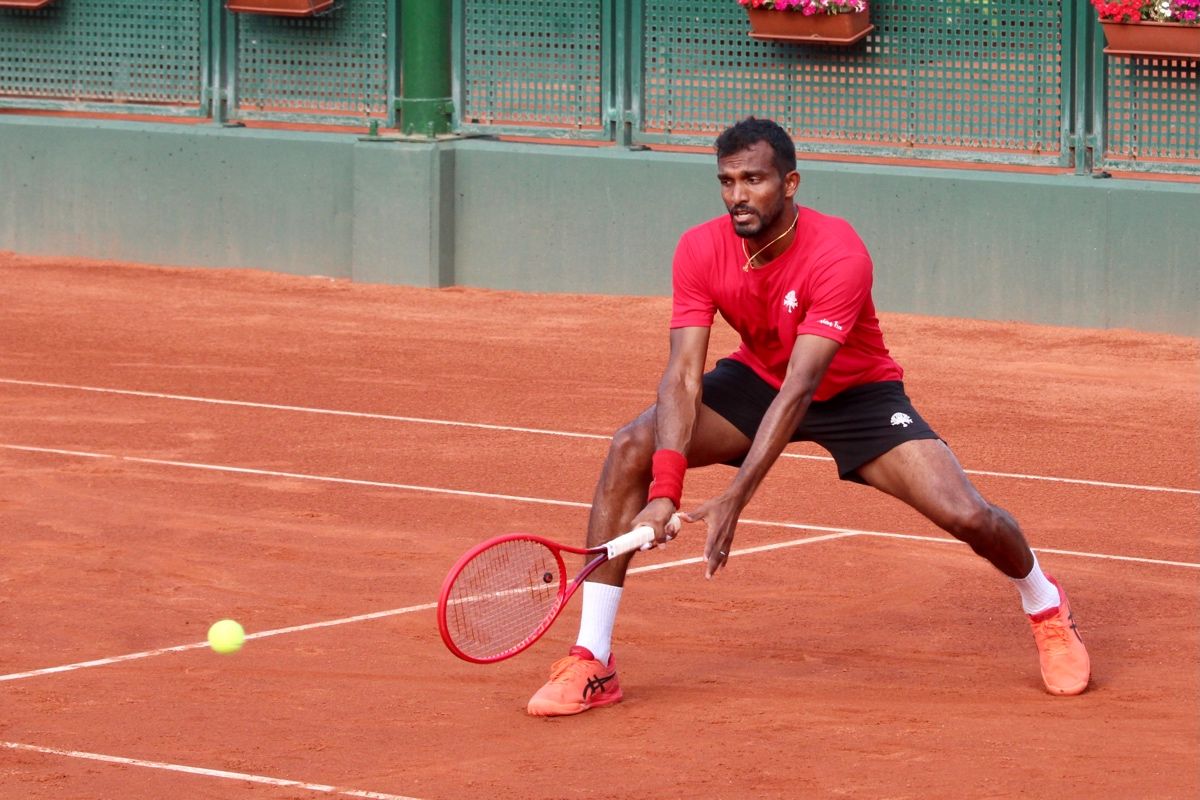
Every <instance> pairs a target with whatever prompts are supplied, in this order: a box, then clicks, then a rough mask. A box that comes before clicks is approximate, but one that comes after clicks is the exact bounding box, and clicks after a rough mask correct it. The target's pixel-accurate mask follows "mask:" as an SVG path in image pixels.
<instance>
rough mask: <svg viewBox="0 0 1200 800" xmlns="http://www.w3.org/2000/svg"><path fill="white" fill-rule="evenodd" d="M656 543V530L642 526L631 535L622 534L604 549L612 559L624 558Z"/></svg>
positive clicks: (631, 532)
mask: <svg viewBox="0 0 1200 800" xmlns="http://www.w3.org/2000/svg"><path fill="white" fill-rule="evenodd" d="M653 541H654V528H651V527H650V526H649V525H642V526H641V527H638V528H634V529H633V530H631V531H630V532H629V533H622V534H621V535H620V536H618V537H617V538H615V539H613V540H612V541H610V542H608V543H607V544H605V545H604V549H605V550H606V551H607V552H608V557H609V558H610V559H613V558H616V557H617V556H623V555H625V554H626V553H632V552H633V551H634V550H639V549H641V548H643V547H645V546H646V545H648V544H650V543H651V542H653Z"/></svg>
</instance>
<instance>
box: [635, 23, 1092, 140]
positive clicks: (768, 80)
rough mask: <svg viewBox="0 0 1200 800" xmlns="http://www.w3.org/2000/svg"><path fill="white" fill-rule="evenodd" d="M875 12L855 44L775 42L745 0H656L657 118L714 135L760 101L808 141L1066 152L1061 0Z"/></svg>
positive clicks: (652, 48)
mask: <svg viewBox="0 0 1200 800" xmlns="http://www.w3.org/2000/svg"><path fill="white" fill-rule="evenodd" d="M871 22H872V23H873V24H874V25H875V30H874V31H873V32H871V33H870V34H869V35H868V37H867V38H866V40H865V41H864V42H861V43H859V44H855V45H852V46H849V47H832V46H819V45H808V44H793V43H777V42H763V41H757V40H754V39H751V38H749V36H748V35H747V22H746V15H745V13H744V12H743V11H742V9H741V8H740V7H738V6H737V5H736V4H734V3H733V2H724V3H711V4H701V5H698V6H696V7H694V8H689V9H688V12H687V13H686V15H683V14H680V9H679V6H678V5H677V4H675V3H669V2H665V0H647V2H646V15H645V25H644V44H643V47H644V52H645V62H644V67H643V72H644V76H645V80H644V90H643V96H644V109H645V112H644V113H645V131H646V132H648V133H651V134H670V135H671V136H672V137H674V138H684V139H686V138H688V137H689V135H691V134H700V133H702V134H705V137H704V140H705V141H706V142H707V141H710V140H711V134H713V133H716V132H718V131H719V130H720V129H721V128H723V127H724V126H725V125H728V124H729V123H731V122H733V121H735V120H736V119H738V118H740V117H743V116H746V115H747V114H749V113H754V114H756V115H759V116H769V117H772V118H774V119H775V120H776V121H778V122H780V124H782V125H784V126H785V127H787V128H789V129H790V130H791V132H792V133H793V135H794V136H795V137H796V138H797V139H798V140H799V141H798V146H800V147H801V148H802V149H811V148H812V147H814V146H819V147H820V149H823V150H830V149H832V150H835V151H836V150H851V151H853V150H861V149H862V147H861V146H864V145H875V146H878V147H881V148H885V149H889V150H890V151H891V152H896V151H897V148H905V149H907V148H922V147H924V148H941V149H946V148H971V149H973V150H975V151H976V152H977V153H978V154H983V153H987V152H994V153H999V152H1005V151H1011V152H1020V153H1024V154H1027V155H1029V154H1043V155H1045V154H1051V155H1054V154H1058V153H1060V151H1061V150H1062V138H1063V133H1062V123H1063V115H1064V110H1063V109H1064V92H1063V85H1064V81H1065V79H1066V78H1067V77H1069V76H1068V75H1066V73H1065V71H1064V59H1063V53H1062V45H1061V42H1062V38H1063V21H1062V15H1061V6H1060V5H1059V4H1057V3H1055V4H1048V3H1043V2H1035V1H1034V0H1030V1H1029V2H1024V1H1022V0H992V1H991V2H988V0H946V1H945V2H937V1H934V0H893V2H888V3H875V4H874V5H873V6H872V10H871ZM656 138H657V140H662V139H663V137H662V136H658V137H656ZM806 142H819V143H821V144H820V145H809V147H808V148H806V147H805V143H806ZM830 145H832V147H831V146H830ZM856 145H858V146H859V147H855V146H856ZM960 156H964V157H965V156H966V154H965V153H961V154H960ZM1026 160H1029V159H1026Z"/></svg>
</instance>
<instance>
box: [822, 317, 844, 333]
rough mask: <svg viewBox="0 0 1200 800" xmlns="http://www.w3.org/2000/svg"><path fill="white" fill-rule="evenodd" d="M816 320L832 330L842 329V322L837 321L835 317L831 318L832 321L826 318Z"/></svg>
mask: <svg viewBox="0 0 1200 800" xmlns="http://www.w3.org/2000/svg"><path fill="white" fill-rule="evenodd" d="M817 321H818V322H819V323H821V324H822V325H828V326H829V327H830V328H833V329H834V330H838V331H840V330H841V329H842V323H840V322H838V321H837V320H836V319H835V320H833V321H832V322H831V321H829V320H827V319H822V320H817Z"/></svg>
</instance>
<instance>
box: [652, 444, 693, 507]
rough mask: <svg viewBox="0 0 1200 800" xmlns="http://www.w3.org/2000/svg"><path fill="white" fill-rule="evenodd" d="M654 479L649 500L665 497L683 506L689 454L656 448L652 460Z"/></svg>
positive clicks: (677, 505) (676, 505)
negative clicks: (684, 477)
mask: <svg viewBox="0 0 1200 800" xmlns="http://www.w3.org/2000/svg"><path fill="white" fill-rule="evenodd" d="M650 463H651V469H652V471H653V475H654V480H653V481H652V482H651V483H650V492H649V494H648V495H647V497H646V500H647V502H648V501H650V500H656V499H658V498H659V497H665V498H667V499H668V500H670V501H671V502H672V503H674V504H675V508H681V507H682V503H681V500H682V499H683V473H685V472H687V456H685V455H684V454H683V453H681V452H679V451H678V450H655V451H654V458H653V459H652V460H651V462H650Z"/></svg>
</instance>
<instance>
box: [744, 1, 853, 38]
mask: <svg viewBox="0 0 1200 800" xmlns="http://www.w3.org/2000/svg"><path fill="white" fill-rule="evenodd" d="M746 14H747V16H749V18H750V38H752V39H761V40H763V41H771V42H794V43H799V44H830V45H848V44H854V43H855V42H857V41H860V40H861V39H863V38H865V37H866V35H867V34H868V33H870V32H871V31H873V30H875V26H874V25H872V24H871V15H870V14H868V13H867V12H865V11H860V12H856V13H849V14H811V15H807V16H806V15H805V14H802V13H800V12H799V11H774V10H771V9H764V8H747V9H746Z"/></svg>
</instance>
